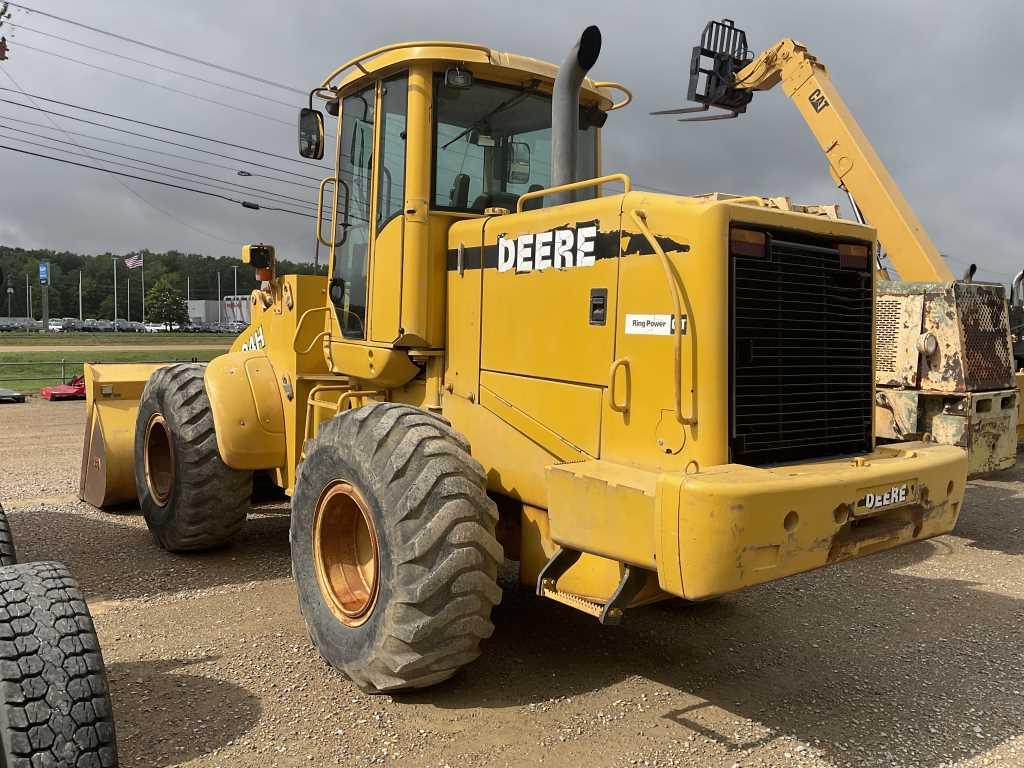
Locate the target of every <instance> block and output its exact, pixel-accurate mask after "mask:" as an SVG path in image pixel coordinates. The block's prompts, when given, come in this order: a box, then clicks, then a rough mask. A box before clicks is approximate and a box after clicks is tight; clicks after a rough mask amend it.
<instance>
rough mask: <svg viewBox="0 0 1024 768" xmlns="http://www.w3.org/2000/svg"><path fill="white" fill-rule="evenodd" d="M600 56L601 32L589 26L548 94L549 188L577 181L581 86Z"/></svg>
mask: <svg viewBox="0 0 1024 768" xmlns="http://www.w3.org/2000/svg"><path fill="white" fill-rule="evenodd" d="M600 53H601V30H600V29H598V28H597V27H596V26H593V25H591V26H589V27H587V28H586V29H584V30H583V34H582V35H580V39H579V40H578V41H577V42H576V45H574V46H573V47H572V50H571V51H569V55H568V56H566V58H565V61H563V62H562V66H561V67H559V69H558V76H557V77H556V78H555V85H554V89H553V91H552V94H551V186H553V187H557V186H559V185H561V184H571V183H572V182H574V181H576V153H577V144H578V139H579V130H580V86H582V85H583V78H584V77H586V75H587V72H588V71H589V70H590V68H591V67H593V66H594V63H595V62H596V61H597V57H598V55H599V54H600ZM575 199H576V193H575V192H563V193H560V194H557V195H552V196H551V204H552V205H558V204H561V203H571V202H573V201H574V200H575Z"/></svg>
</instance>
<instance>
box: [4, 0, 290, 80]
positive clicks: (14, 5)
mask: <svg viewBox="0 0 1024 768" xmlns="http://www.w3.org/2000/svg"><path fill="white" fill-rule="evenodd" d="M10 6H11V7H12V8H20V9H21V10H23V11H29V12H31V13H38V14H39V15H40V16H46V17H48V18H51V19H56V20H57V21H62V22H64V23H65V24H71V25H73V26H76V27H81V28H82V29H88V30H89V31H90V32H95V33H97V34H100V35H106V36H107V37H113V38H114V39H116V40H121V41H123V42H126V43H132V44H134V45H139V46H142V47H143V48H149V49H150V50H153V51H158V52H160V53H165V54H167V55H168V56H176V57H178V58H179V59H184V60H186V61H191V62H192V63H193V64H201V65H203V66H204V67H212V68H213V69H219V70H220V71H221V72H227V73H229V74H232V75H237V76H238V77H245V78H248V79H249V80H255V81H256V82H258V83H263V84H264V85H272V86H274V87H275V88H280V89H282V90H285V91H291V92H292V93H297V94H300V95H302V96H308V95H309V91H304V90H302V89H301V88H295V87H294V86H291V85H284V84H283V83H275V82H274V81H273V80H266V79H264V78H262V77H257V76H256V75H250V74H249V73H248V72H240V71H239V70H237V69H231V68H230V67H224V66H221V65H220V64H214V63H213V62H211V61H204V60H203V59H198V58H195V57H194V56H187V55H186V54H184V53H180V52H179V51H172V50H169V49H167V48H161V47H160V46H158V45H153V44H152V43H144V42H142V41H141V40H136V39H135V38H132V37H127V36H125V35H119V34H117V33H116V32H110V31H108V30H105V29H100V28H99V27H93V26H90V25H88V24H83V23H82V22H80V21H74V20H73V19H66V18H64V17H63V16H58V15H56V14H54V13H47V12H46V11H38V10H36V9H35V8H29V7H28V6H27V5H21V4H20V3H10Z"/></svg>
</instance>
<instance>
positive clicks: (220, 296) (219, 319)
mask: <svg viewBox="0 0 1024 768" xmlns="http://www.w3.org/2000/svg"><path fill="white" fill-rule="evenodd" d="M223 305H224V294H223V293H221V290H220V270H218V271H217V322H218V323H221V322H223V321H224V320H223V318H222V317H221V314H220V308H221V307H222V306H223Z"/></svg>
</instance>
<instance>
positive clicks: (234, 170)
mask: <svg viewBox="0 0 1024 768" xmlns="http://www.w3.org/2000/svg"><path fill="white" fill-rule="evenodd" d="M0 120H11V121H13V122H15V123H21V124H22V125H32V126H35V127H36V128H42V129H43V130H46V131H58V132H59V133H63V134H64V135H67V134H71V135H73V136H81V137H83V138H86V139H92V140H93V141H102V142H103V143H104V144H113V145H115V146H118V147H127V148H129V149H137V150H139V151H140V152H152V153H153V154H155V155H163V156H164V157H174V158H177V159H178V160H185V161H187V162H190V163H196V164H198V165H207V166H209V167H211V168H220V169H222V170H225V171H231V172H232V173H239V172H240V171H239V169H238V168H237V167H232V166H230V165H222V164H221V163H214V162H212V161H210V160H200V159H199V158H197V157H189V156H188V155H179V154H177V153H175V152H164V151H162V150H159V149H153V148H152V147H143V146H140V145H139V144H129V143H128V142H125V141H117V140H116V139H106V138H103V137H102V136H95V135H93V134H91V133H82V132H80V131H69V130H67V129H64V128H59V127H58V128H54V127H52V126H48V125H45V124H43V123H35V122H32V121H31V120H22V119H21V118H17V117H11V116H10V115H0ZM26 133H28V131H26ZM148 138H151V139H152V140H153V141H163V139H158V138H156V137H155V136H152V137H148ZM69 143H70V144H72V145H73V146H76V147H79V148H81V149H87V147H84V146H83V145H81V144H79V143H77V142H69ZM88 149H89V150H91V151H93V152H103V150H102V149H96V148H95V147H88ZM197 151H202V150H197ZM217 156H218V157H221V156H222V155H217ZM223 157H227V156H226V155H223ZM139 162H140V163H141V162H145V161H143V160H140V161H139ZM240 162H241V163H242V164H243V165H250V163H249V162H248V161H240ZM285 173H288V171H285ZM244 174H245V175H248V176H252V177H253V178H257V179H270V180H272V181H277V182H280V183H281V184H292V185H293V186H296V187H302V188H303V189H311V188H312V187H311V186H310V185H309V184H304V183H302V182H301V181H292V180H291V179H281V178H278V177H277V176H268V175H267V174H265V173H253V172H251V171H244ZM302 178H312V177H308V176H303V177H302Z"/></svg>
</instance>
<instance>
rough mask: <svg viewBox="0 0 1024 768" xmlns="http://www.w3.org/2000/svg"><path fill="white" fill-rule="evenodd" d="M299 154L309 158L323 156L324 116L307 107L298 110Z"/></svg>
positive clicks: (313, 158)
mask: <svg viewBox="0 0 1024 768" xmlns="http://www.w3.org/2000/svg"><path fill="white" fill-rule="evenodd" d="M299 154H300V155H301V156H302V157H308V158H309V159H310V160H322V159H323V156H324V116H323V115H322V114H321V113H320V112H318V111H317V110H315V109H310V108H309V107H303V108H302V109H301V110H299Z"/></svg>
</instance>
